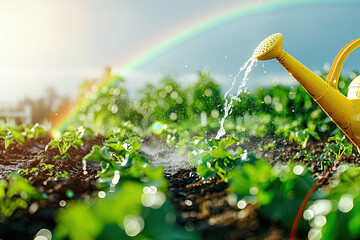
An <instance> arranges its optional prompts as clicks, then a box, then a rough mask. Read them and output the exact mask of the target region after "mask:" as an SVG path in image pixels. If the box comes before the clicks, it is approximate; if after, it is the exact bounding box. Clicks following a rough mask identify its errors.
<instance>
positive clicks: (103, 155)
mask: <svg viewBox="0 0 360 240" xmlns="http://www.w3.org/2000/svg"><path fill="white" fill-rule="evenodd" d="M83 159H84V160H86V161H98V162H101V161H105V162H110V161H113V158H112V155H111V154H110V152H109V151H108V150H107V149H105V148H101V147H100V146H99V145H93V146H92V150H91V152H90V153H89V154H87V155H86V156H85V157H84V158H83Z"/></svg>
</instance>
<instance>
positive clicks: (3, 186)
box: [0, 172, 41, 219]
mask: <svg viewBox="0 0 360 240" xmlns="http://www.w3.org/2000/svg"><path fill="white" fill-rule="evenodd" d="M40 199H41V195H40V193H39V192H38V191H37V190H36V188H34V187H33V186H31V185H30V184H29V182H28V181H27V179H25V178H23V177H21V176H20V175H19V174H18V173H16V172H13V173H10V174H9V175H8V177H7V180H5V179H0V219H4V218H7V217H10V216H11V215H12V214H13V213H14V212H15V210H16V209H18V208H26V207H27V202H28V201H30V200H35V201H36V200H40Z"/></svg>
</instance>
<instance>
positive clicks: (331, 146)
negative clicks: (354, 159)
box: [321, 134, 353, 160]
mask: <svg viewBox="0 0 360 240" xmlns="http://www.w3.org/2000/svg"><path fill="white" fill-rule="evenodd" d="M352 150H353V145H352V144H351V143H349V142H348V141H347V139H346V137H345V135H343V134H336V135H335V136H333V137H329V139H328V143H326V145H325V148H324V153H323V154H324V155H323V157H321V158H325V157H326V156H330V157H331V158H332V159H333V160H337V159H340V158H341V157H342V156H343V155H346V156H350V155H351V154H352Z"/></svg>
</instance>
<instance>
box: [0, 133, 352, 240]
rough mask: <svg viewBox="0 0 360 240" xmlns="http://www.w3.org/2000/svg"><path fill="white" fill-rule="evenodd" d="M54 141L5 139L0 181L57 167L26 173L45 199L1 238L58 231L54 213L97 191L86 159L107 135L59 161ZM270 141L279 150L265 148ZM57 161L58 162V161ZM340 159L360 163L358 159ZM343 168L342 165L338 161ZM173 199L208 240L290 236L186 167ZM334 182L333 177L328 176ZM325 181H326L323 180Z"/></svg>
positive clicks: (314, 167) (265, 153)
mask: <svg viewBox="0 0 360 240" xmlns="http://www.w3.org/2000/svg"><path fill="white" fill-rule="evenodd" d="M50 140H51V139H50V138H49V137H43V138H38V139H36V140H27V141H26V143H25V144H24V145H20V144H18V143H16V142H12V143H11V145H10V147H9V148H8V149H6V150H5V149H4V143H3V142H2V141H1V140H0V169H1V170H0V178H6V176H7V174H8V173H10V172H12V171H18V170H19V169H32V168H38V169H42V167H43V165H44V164H51V165H54V167H53V168H51V169H49V170H44V171H34V172H33V173H28V174H23V176H24V177H25V178H27V179H28V180H29V182H30V184H32V185H33V186H34V187H36V188H37V189H38V191H40V192H41V193H43V194H46V196H47V198H46V200H45V201H42V202H40V203H33V204H30V207H29V208H28V209H25V210H23V209H20V210H17V211H16V212H15V213H14V214H13V216H12V217H10V218H7V219H6V220H3V221H2V222H0V239H33V236H34V235H35V234H36V232H37V231H38V230H40V229H41V228H47V229H50V230H52V229H54V226H55V221H54V214H55V213H56V211H57V210H58V209H59V208H61V207H64V206H65V205H66V202H67V201H69V200H71V199H79V200H84V199H89V198H92V197H93V196H94V195H95V194H96V193H97V190H98V189H97V187H96V179H97V171H98V170H99V169H100V166H99V163H97V162H88V163H87V166H86V172H84V169H83V164H82V158H83V157H84V156H85V155H86V154H88V153H89V152H90V151H91V148H92V146H93V145H94V144H98V145H101V144H102V143H103V141H104V138H103V137H97V138H94V139H92V140H85V141H84V145H83V146H81V147H79V148H77V149H75V148H73V147H72V148H70V149H69V151H68V153H69V154H70V157H69V158H67V159H63V160H55V159H56V155H58V154H59V152H58V150H57V149H56V148H55V147H51V148H48V149H47V150H45V148H46V145H47V143H48V142H49V141H50ZM325 142H326V140H322V141H317V142H310V143H309V144H308V147H307V150H308V151H310V152H311V153H312V154H320V153H322V152H323V148H324V146H325ZM268 143H274V148H270V149H267V150H264V146H266V145H267V144H268ZM241 147H242V148H243V149H244V150H247V151H249V152H254V153H255V154H256V155H257V156H258V157H262V158H264V159H267V160H268V161H269V162H270V163H276V162H279V161H281V162H288V161H290V160H293V157H294V155H295V154H296V153H297V152H299V151H301V150H302V149H301V147H300V146H299V145H298V144H295V143H292V142H289V141H285V140H274V139H263V138H251V139H249V141H247V142H244V143H243V144H241ZM54 157H55V159H54ZM297 161H299V162H304V163H305V164H307V165H309V166H310V169H311V171H312V172H313V173H314V176H319V175H320V174H322V172H324V169H322V166H321V164H320V163H318V162H305V161H304V160H301V159H299V160H297ZM341 161H346V162H352V163H359V158H358V157H356V156H355V155H352V156H350V157H346V158H343V159H342V160H341ZM337 164H339V162H338V163H337ZM64 171H67V172H68V176H67V177H66V178H56V172H64ZM166 177H167V178H168V180H169V196H170V197H171V198H172V201H173V202H174V205H175V207H176V209H177V211H178V223H179V224H180V225H183V226H184V227H185V229H186V230H188V231H192V230H194V229H196V230H197V231H199V232H200V234H201V235H202V237H203V239H268V240H272V239H288V237H289V235H290V233H289V232H288V231H287V230H285V228H283V227H282V226H281V225H280V224H278V223H277V222H269V221H267V220H266V219H263V218H262V217H261V215H259V214H258V211H257V208H256V206H253V205H251V204H248V205H247V206H246V208H245V209H243V210H241V211H239V209H237V208H236V207H234V206H232V205H231V204H230V203H231V201H229V197H231V196H230V195H229V192H228V185H227V183H224V182H222V181H220V180H219V179H216V178H215V179H213V180H211V181H208V182H204V181H202V180H201V179H199V178H198V176H197V174H196V172H195V169H192V168H189V169H183V170H180V171H178V172H177V173H175V174H171V175H170V174H168V175H166ZM326 178H327V179H329V178H331V174H329V175H327V176H326ZM324 182H326V181H324Z"/></svg>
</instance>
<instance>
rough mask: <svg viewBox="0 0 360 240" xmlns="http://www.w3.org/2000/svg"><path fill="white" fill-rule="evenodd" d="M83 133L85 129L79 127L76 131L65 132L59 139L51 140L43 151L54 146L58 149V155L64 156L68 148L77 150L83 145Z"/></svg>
mask: <svg viewBox="0 0 360 240" xmlns="http://www.w3.org/2000/svg"><path fill="white" fill-rule="evenodd" d="M84 133H85V129H84V128H83V127H79V128H78V129H77V130H76V131H67V132H65V133H64V134H63V135H62V136H61V137H60V138H56V139H53V140H51V141H50V142H49V143H48V145H47V146H46V149H45V150H47V149H48V148H49V147H52V146H54V147H57V148H58V150H59V153H60V155H64V154H65V153H66V152H67V151H68V150H69V148H70V147H74V148H78V147H79V146H82V145H83V141H82V137H83V136H84Z"/></svg>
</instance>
